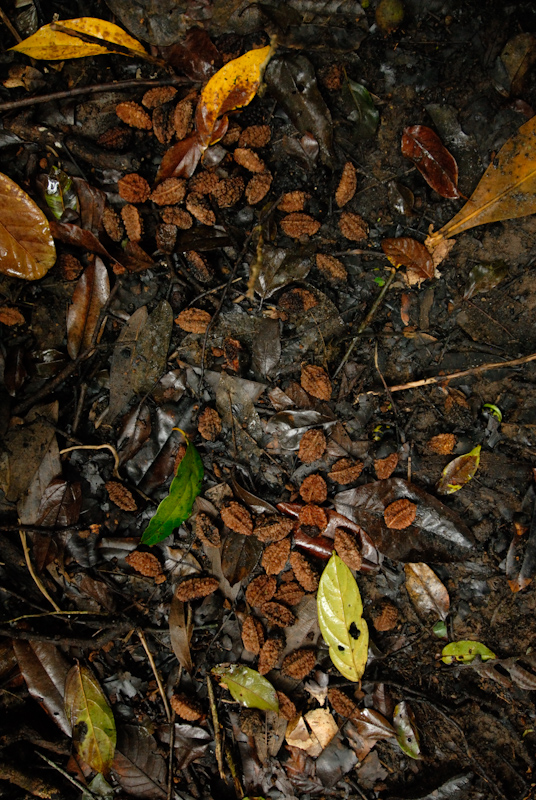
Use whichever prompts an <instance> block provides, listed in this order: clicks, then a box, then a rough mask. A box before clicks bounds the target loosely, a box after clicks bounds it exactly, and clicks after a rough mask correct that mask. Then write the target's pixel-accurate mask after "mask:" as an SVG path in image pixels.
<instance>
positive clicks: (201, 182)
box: [188, 171, 220, 194]
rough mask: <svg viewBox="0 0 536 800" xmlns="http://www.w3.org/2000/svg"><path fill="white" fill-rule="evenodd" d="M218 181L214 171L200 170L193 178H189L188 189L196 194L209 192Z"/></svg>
mask: <svg viewBox="0 0 536 800" xmlns="http://www.w3.org/2000/svg"><path fill="white" fill-rule="evenodd" d="M219 182H220V179H219V178H218V176H217V175H216V173H215V172H206V171H204V172H200V173H199V175H194V177H193V178H190V180H189V181H188V190H189V191H190V192H197V193H198V194H211V192H213V191H214V189H215V188H216V186H217V185H218V183H219Z"/></svg>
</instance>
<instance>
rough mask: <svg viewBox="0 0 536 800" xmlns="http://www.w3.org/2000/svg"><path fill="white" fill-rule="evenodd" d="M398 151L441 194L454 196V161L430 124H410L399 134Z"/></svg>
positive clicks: (455, 186)
mask: <svg viewBox="0 0 536 800" xmlns="http://www.w3.org/2000/svg"><path fill="white" fill-rule="evenodd" d="M402 155H404V156H406V158H409V159H410V161H413V163H414V164H415V166H416V167H417V169H418V170H419V172H420V173H421V175H422V176H423V178H424V179H425V181H426V182H427V183H428V185H429V186H431V187H432V189H435V191H436V192H437V193H438V194H440V195H441V197H446V198H449V199H453V200H455V199H456V198H458V197H460V192H459V191H458V165H457V164H456V161H455V160H454V158H453V156H452V155H451V154H450V153H449V151H448V150H447V148H446V147H445V146H444V144H443V143H442V141H441V139H440V138H439V136H438V135H437V133H435V132H434V131H433V130H432V129H431V128H427V127H426V126H425V125H412V126H410V127H409V128H406V129H405V130H404V134H403V136H402Z"/></svg>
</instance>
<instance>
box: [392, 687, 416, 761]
mask: <svg viewBox="0 0 536 800" xmlns="http://www.w3.org/2000/svg"><path fill="white" fill-rule="evenodd" d="M393 725H394V727H395V731H396V740H397V742H398V744H399V745H400V749H401V750H402V751H403V752H404V753H405V754H406V755H407V756H409V757H410V758H415V759H420V758H421V748H420V744H419V734H418V732H417V728H416V725H415V718H414V717H413V714H412V712H411V709H410V708H409V707H408V704H407V703H406V702H405V700H403V701H402V702H401V703H399V704H398V705H397V706H396V707H395V710H394V714H393Z"/></svg>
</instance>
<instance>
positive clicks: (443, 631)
mask: <svg viewBox="0 0 536 800" xmlns="http://www.w3.org/2000/svg"><path fill="white" fill-rule="evenodd" d="M432 630H433V632H434V636H437V638H438V639H446V638H447V626H446V625H445V623H444V622H443V620H442V619H438V620H437V622H436V624H435V625H434V627H433V628H432Z"/></svg>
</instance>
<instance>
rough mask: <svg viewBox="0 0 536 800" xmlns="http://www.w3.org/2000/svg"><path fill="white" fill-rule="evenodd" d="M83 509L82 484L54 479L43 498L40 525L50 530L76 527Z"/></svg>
mask: <svg viewBox="0 0 536 800" xmlns="http://www.w3.org/2000/svg"><path fill="white" fill-rule="evenodd" d="M81 507H82V484H81V483H80V481H74V482H73V483H70V482H69V481H66V480H65V479H64V478H61V477H57V478H54V479H53V480H52V481H51V482H50V483H49V484H48V486H47V487H46V489H45V491H44V492H43V494H42V497H41V503H40V506H39V515H38V518H37V520H36V522H37V524H38V525H43V526H45V527H48V528H66V527H68V526H69V525H75V524H76V523H77V522H78V517H79V516H80V509H81Z"/></svg>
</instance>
